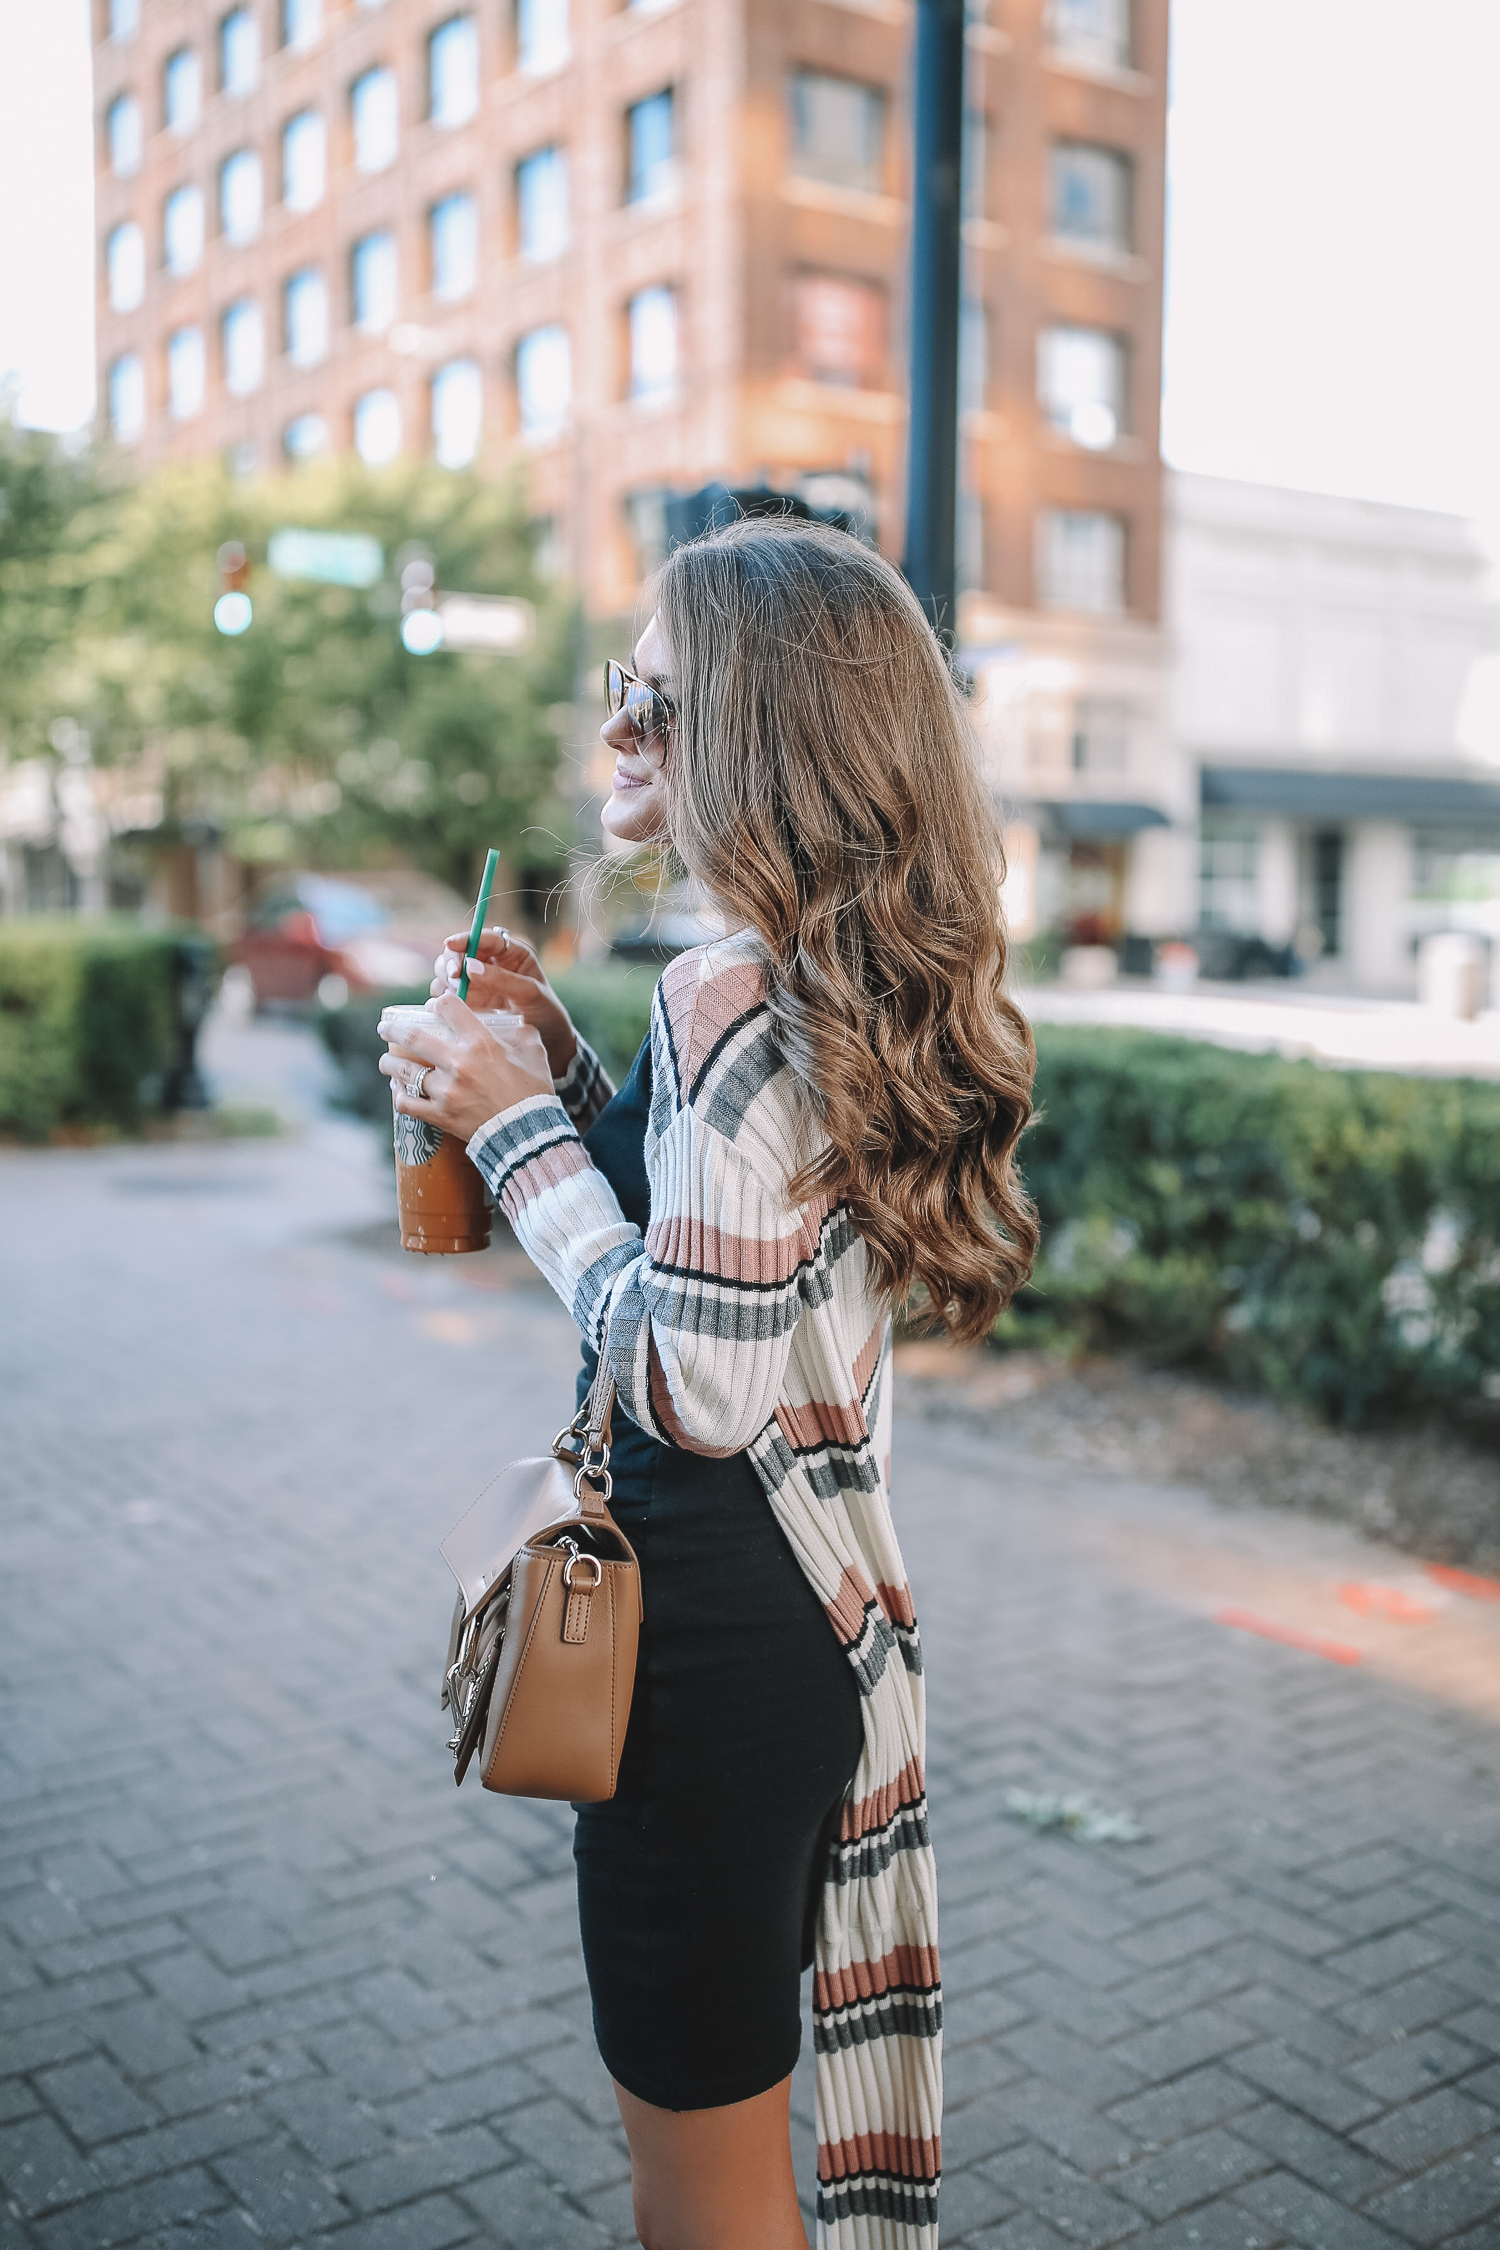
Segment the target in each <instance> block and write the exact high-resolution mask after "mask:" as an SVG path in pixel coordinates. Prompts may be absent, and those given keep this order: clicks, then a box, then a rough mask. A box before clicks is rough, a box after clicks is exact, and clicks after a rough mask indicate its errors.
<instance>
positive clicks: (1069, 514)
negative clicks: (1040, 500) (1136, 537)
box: [1037, 508, 1125, 616]
mask: <svg viewBox="0 0 1500 2250" xmlns="http://www.w3.org/2000/svg"><path fill="white" fill-rule="evenodd" d="M1037 576H1038V579H1039V581H1040V590H1041V598H1042V600H1043V601H1044V602H1045V603H1046V604H1047V605H1048V606H1049V607H1050V608H1053V609H1084V610H1090V611H1093V612H1094V613H1095V614H1096V615H1101V616H1107V615H1109V614H1110V613H1111V612H1114V611H1117V610H1121V609H1123V608H1124V606H1125V526H1124V524H1123V523H1122V522H1121V521H1120V519H1119V517H1118V516H1107V515H1104V514H1102V513H1100V512H1099V511H1097V510H1095V509H1092V508H1044V509H1043V510H1042V512H1041V515H1040V516H1039V517H1038V519H1037Z"/></svg>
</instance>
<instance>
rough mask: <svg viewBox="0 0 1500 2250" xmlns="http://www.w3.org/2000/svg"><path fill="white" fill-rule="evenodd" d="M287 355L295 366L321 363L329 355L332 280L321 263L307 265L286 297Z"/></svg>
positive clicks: (292, 280) (293, 280)
mask: <svg viewBox="0 0 1500 2250" xmlns="http://www.w3.org/2000/svg"><path fill="white" fill-rule="evenodd" d="M282 309H283V315H284V326H285V332H286V356H287V358H288V359H289V360H290V361H291V363H292V365H293V366H294V367H318V366H320V365H321V364H322V362H323V361H324V360H325V359H326V358H327V357H328V284H327V282H326V281H325V280H324V279H323V275H322V273H321V271H320V270H319V268H318V267H317V266H304V267H303V268H302V271H301V272H300V273H294V274H293V275H292V276H291V277H290V279H289V280H288V282H287V285H286V289H285V291H284V293H283V298H282Z"/></svg>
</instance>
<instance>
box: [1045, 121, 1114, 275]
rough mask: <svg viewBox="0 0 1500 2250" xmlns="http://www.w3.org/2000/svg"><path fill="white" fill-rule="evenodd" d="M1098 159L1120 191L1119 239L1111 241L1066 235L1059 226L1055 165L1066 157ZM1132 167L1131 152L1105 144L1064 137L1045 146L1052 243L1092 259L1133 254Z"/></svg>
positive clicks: (1086, 236)
mask: <svg viewBox="0 0 1500 2250" xmlns="http://www.w3.org/2000/svg"><path fill="white" fill-rule="evenodd" d="M1070 155H1072V156H1089V157H1102V158H1104V159H1105V160H1106V162H1107V163H1108V164H1109V165H1110V166H1112V167H1113V170H1114V174H1115V177H1116V179H1117V181H1118V183H1119V188H1120V220H1121V226H1120V235H1119V239H1118V240H1112V239H1109V238H1107V237H1102V236H1099V235H1095V234H1076V233H1069V232H1068V231H1067V230H1066V229H1065V228H1064V227H1063V226H1062V225H1061V223H1060V220H1061V210H1060V205H1061V201H1062V198H1061V195H1060V192H1059V172H1058V167H1059V162H1060V160H1061V159H1063V158H1065V157H1067V156H1070ZM1135 207H1136V167H1135V158H1134V155H1133V154H1132V152H1131V151H1130V150H1129V149H1126V148H1116V147H1115V146H1114V145H1113V144H1112V143H1111V142H1108V141H1086V140H1080V139H1077V138H1075V137H1074V136H1072V135H1070V134H1066V133H1060V134H1057V135H1056V136H1055V137H1054V138H1053V139H1052V140H1051V141H1050V142H1049V143H1048V180H1047V228H1048V232H1049V234H1050V236H1051V238H1052V240H1053V241H1054V242H1063V243H1066V244H1068V246H1069V247H1070V248H1072V249H1075V250H1081V251H1083V252H1084V253H1085V255H1088V256H1092V257H1096V258H1129V257H1131V256H1133V255H1134V251H1135V231H1136V208H1135Z"/></svg>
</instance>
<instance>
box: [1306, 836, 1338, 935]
mask: <svg viewBox="0 0 1500 2250" xmlns="http://www.w3.org/2000/svg"><path fill="white" fill-rule="evenodd" d="M1306 867H1307V878H1306V891H1307V898H1308V904H1309V905H1310V906H1311V908H1312V924H1313V928H1314V929H1315V930H1316V931H1317V933H1318V937H1317V944H1316V946H1315V947H1312V948H1310V949H1309V950H1312V951H1314V952H1316V953H1318V954H1319V955H1321V956H1322V957H1324V958H1326V959H1329V960H1331V959H1332V958H1333V957H1334V956H1335V955H1336V954H1337V953H1338V952H1339V950H1340V948H1341V946H1342V943H1343V907H1344V832H1343V830H1342V829H1341V828H1319V829H1315V830H1314V832H1313V834H1312V835H1311V836H1309V837H1308V839H1307V861H1306Z"/></svg>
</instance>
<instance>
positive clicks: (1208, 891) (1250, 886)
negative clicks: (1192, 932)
mask: <svg viewBox="0 0 1500 2250" xmlns="http://www.w3.org/2000/svg"><path fill="white" fill-rule="evenodd" d="M1259 854H1260V831H1259V829H1258V828H1253V827H1246V826H1245V825H1244V824H1243V823H1241V822H1238V821H1207V820H1206V821H1205V822H1204V824H1203V838H1202V842H1201V845H1200V847H1199V859H1198V923H1199V927H1200V928H1201V929H1205V930H1235V931H1237V932H1238V933H1239V934H1240V935H1241V936H1244V937H1253V936H1254V935H1255V933H1256V931H1257V930H1258V929H1259V928H1260V908H1259V905H1258V903H1257V899H1256V881H1255V878H1256V862H1257V860H1258V858H1259Z"/></svg>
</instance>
